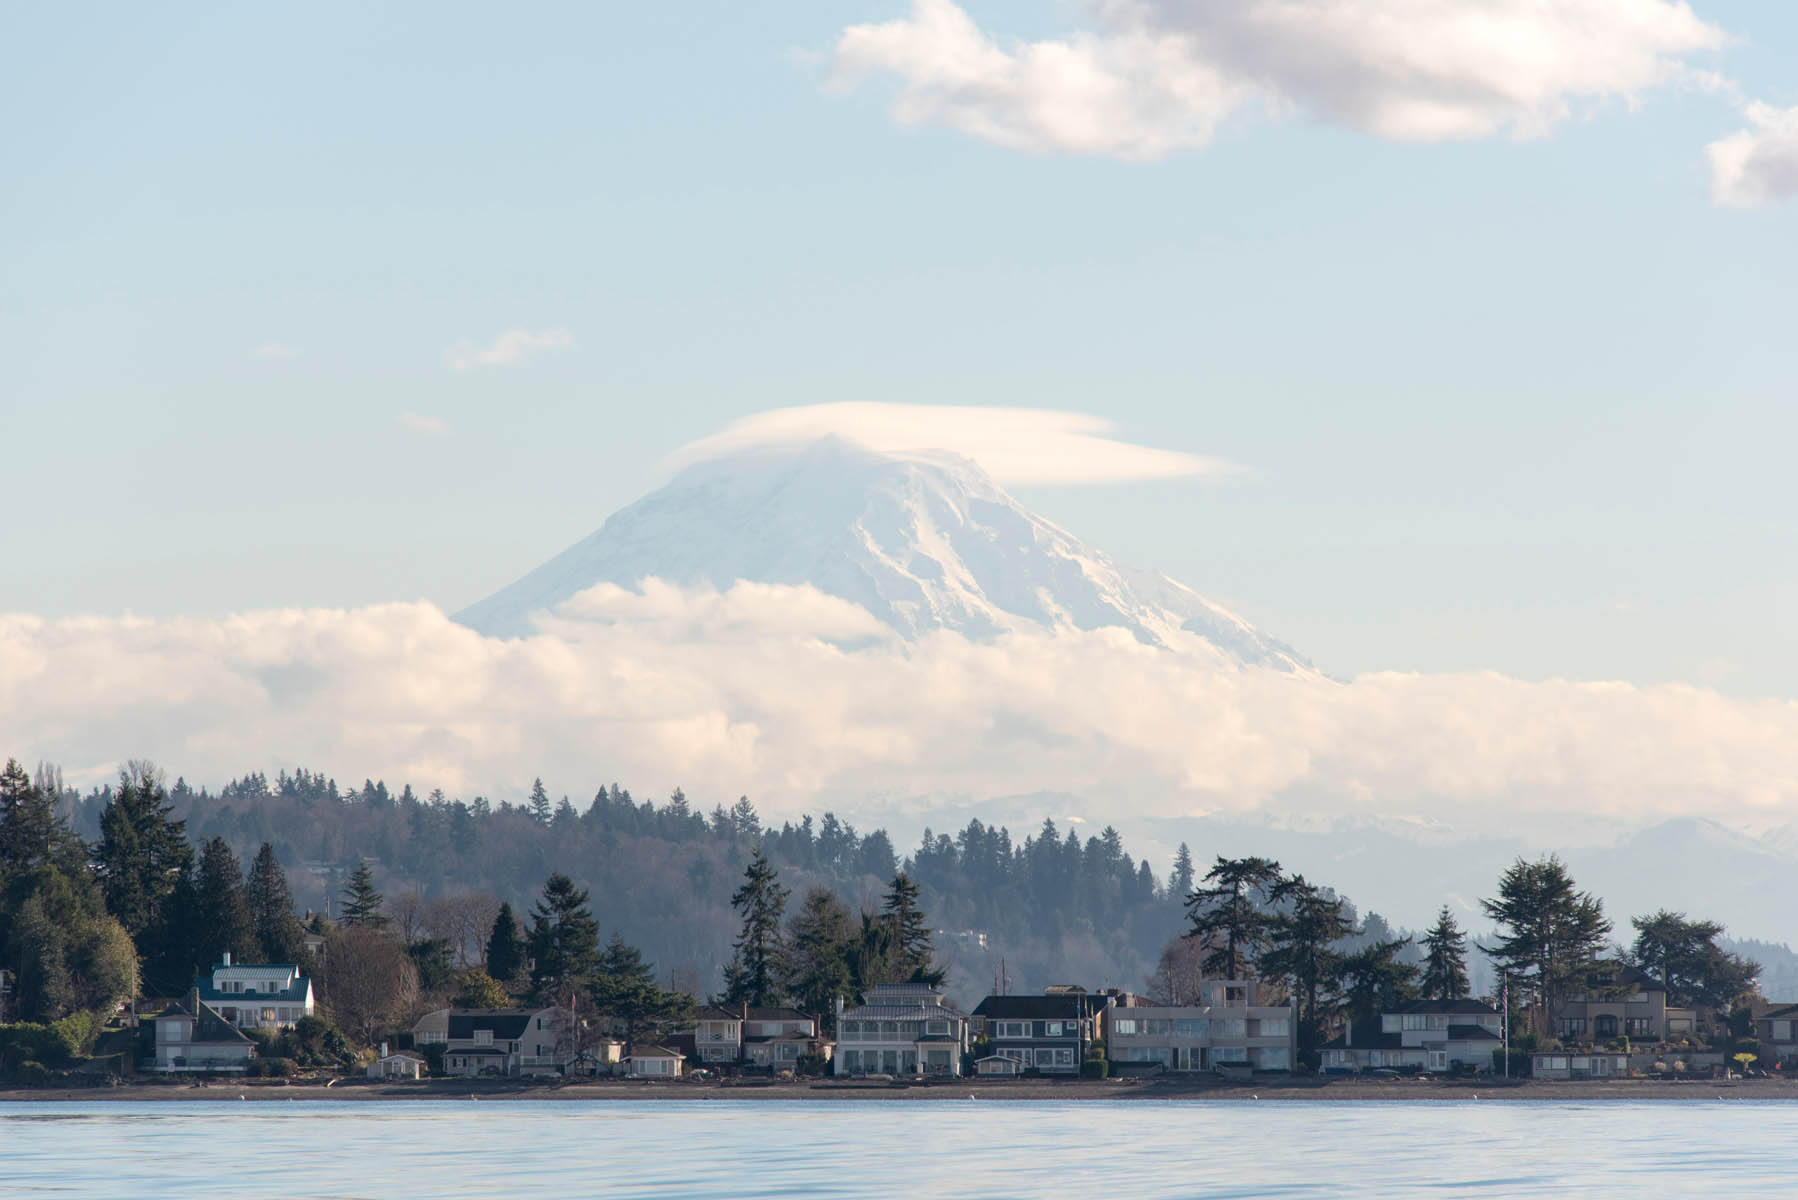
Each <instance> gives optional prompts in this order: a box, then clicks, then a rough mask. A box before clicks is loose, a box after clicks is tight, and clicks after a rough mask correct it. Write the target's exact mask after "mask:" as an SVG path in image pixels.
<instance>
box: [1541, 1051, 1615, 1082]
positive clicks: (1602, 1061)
mask: <svg viewBox="0 0 1798 1200" xmlns="http://www.w3.org/2000/svg"><path fill="white" fill-rule="evenodd" d="M1628 1074H1629V1055H1628V1054H1626V1053H1624V1052H1622V1051H1609V1050H1599V1051H1582V1052H1578V1053H1569V1052H1568V1051H1565V1050H1553V1051H1544V1052H1541V1053H1537V1054H1532V1055H1530V1075H1531V1077H1532V1078H1535V1079H1550V1080H1563V1079H1617V1078H1621V1077H1622V1076H1625V1075H1628Z"/></svg>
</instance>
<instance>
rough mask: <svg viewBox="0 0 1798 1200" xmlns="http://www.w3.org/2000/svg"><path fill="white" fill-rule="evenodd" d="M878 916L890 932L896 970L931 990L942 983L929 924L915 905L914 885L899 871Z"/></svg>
mask: <svg viewBox="0 0 1798 1200" xmlns="http://www.w3.org/2000/svg"><path fill="white" fill-rule="evenodd" d="M880 912H881V916H882V917H884V918H885V919H886V922H887V924H888V926H890V927H891V929H892V931H893V955H894V959H895V962H896V963H897V965H898V967H899V969H900V970H901V971H904V972H905V973H906V975H907V978H909V979H910V980H912V981H915V982H917V983H928V984H930V985H932V986H933V987H934V986H936V985H937V984H940V983H942V982H943V973H942V972H941V971H939V970H937V969H936V966H935V964H934V962H933V961H932V960H933V954H932V948H931V944H930V923H929V922H928V921H926V920H925V919H924V910H923V909H922V908H921V907H919V904H918V885H917V884H915V883H913V882H912V881H911V877H910V876H908V875H906V874H905V873H904V872H903V871H901V872H900V873H899V874H897V875H894V876H893V882H892V883H891V884H889V885H888V887H887V894H886V899H885V901H884V903H882V905H881V910H880Z"/></svg>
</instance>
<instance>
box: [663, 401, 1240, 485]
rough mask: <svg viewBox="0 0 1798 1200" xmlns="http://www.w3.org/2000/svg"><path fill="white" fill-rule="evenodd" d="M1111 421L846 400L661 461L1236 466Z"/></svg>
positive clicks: (1114, 475)
mask: <svg viewBox="0 0 1798 1200" xmlns="http://www.w3.org/2000/svg"><path fill="white" fill-rule="evenodd" d="M1112 428H1113V426H1112V423H1111V422H1110V421H1107V420H1106V419H1105V418H1103V417H1098V416H1093V415H1091V414H1089V413H1075V412H1058V411H1055V410H1052V409H1041V408H1000V407H986V406H977V405H933V404H883V403H875V402H858V401H848V402H842V403H837V404H811V405H803V406H799V407H795V408H777V409H772V410H770V411H768V412H762V413H756V414H754V415H753V416H748V417H744V418H743V419H741V420H739V421H736V422H734V423H732V424H731V425H729V426H728V427H726V428H725V429H723V430H722V431H720V432H718V433H715V434H712V435H711V436H709V437H703V438H700V439H699V440H698V441H696V442H689V443H688V444H687V445H685V446H683V447H681V448H680V449H679V450H676V451H675V452H674V453H673V454H671V455H669V456H668V457H667V458H666V459H664V460H663V462H662V466H663V468H664V469H667V470H679V469H681V468H683V467H688V466H691V465H693V464H694V463H697V462H705V461H708V460H710V459H714V458H721V457H723V456H725V455H728V454H734V453H737V452H738V451H741V450H747V449H751V448H754V447H757V446H775V445H789V444H795V443H800V442H809V441H815V440H817V439H818V438H823V437H828V436H831V435H836V436H838V437H843V438H847V439H849V440H850V441H853V442H856V443H858V444H860V445H862V446H865V447H867V448H868V449H870V450H875V451H878V452H880V453H882V454H900V455H903V454H905V453H907V452H911V451H923V450H937V451H942V450H946V451H949V452H951V453H954V454H959V455H961V456H963V457H964V458H968V459H972V460H973V461H974V462H976V463H978V464H980V466H981V468H982V469H983V470H985V471H986V473H987V474H988V475H990V476H991V477H992V478H993V479H994V480H995V481H997V482H999V483H1001V484H1007V485H1012V486H1031V485H1044V484H1080V483H1121V482H1126V481H1129V480H1139V479H1178V478H1187V477H1207V476H1209V477H1215V476H1223V475H1231V474H1236V473H1240V472H1241V470H1242V468H1240V467H1237V466H1235V465H1234V464H1231V463H1228V462H1225V461H1223V460H1222V459H1217V458H1208V457H1205V456H1203V455H1198V454H1188V453H1186V452H1185V451H1181V450H1162V449H1158V448H1156V447H1153V446H1138V445H1133V444H1132V443H1129V442H1121V441H1118V440H1116V439H1115V438H1112V437H1108V436H1106V435H1107V434H1109V433H1110V432H1111V430H1112Z"/></svg>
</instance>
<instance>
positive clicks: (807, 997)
mask: <svg viewBox="0 0 1798 1200" xmlns="http://www.w3.org/2000/svg"><path fill="white" fill-rule="evenodd" d="M854 939H855V930H854V926H853V925H852V924H851V923H850V917H849V910H848V909H847V908H845V907H843V902H842V901H841V900H838V899H837V896H836V893H835V892H833V891H831V890H830V889H829V888H827V887H815V888H812V889H811V890H810V891H808V892H806V894H805V898H804V899H803V900H802V901H800V904H799V911H798V912H796V913H794V914H793V919H792V921H790V922H789V923H788V925H787V991H788V992H789V993H790V994H791V995H792V997H793V1002H794V1003H795V1004H797V1005H798V1006H799V1007H800V1008H802V1009H803V1010H805V1011H806V1012H809V1013H814V1014H817V1015H820V1016H822V1017H823V1019H824V1022H825V1025H826V1026H827V1029H826V1032H829V1033H831V1034H832V1035H834V1034H835V1029H834V1027H832V1025H831V1023H832V1022H833V1021H835V1019H836V1016H835V1009H834V1005H833V1002H834V1000H835V999H836V997H838V996H847V995H848V993H849V991H850V987H851V984H852V982H853V980H852V977H851V966H850V956H851V953H852V950H853V946H854Z"/></svg>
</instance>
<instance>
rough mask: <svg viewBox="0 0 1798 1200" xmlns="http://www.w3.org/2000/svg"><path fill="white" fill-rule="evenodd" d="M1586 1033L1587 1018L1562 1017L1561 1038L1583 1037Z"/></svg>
mask: <svg viewBox="0 0 1798 1200" xmlns="http://www.w3.org/2000/svg"><path fill="white" fill-rule="evenodd" d="M1585 1032H1586V1018H1584V1017H1562V1018H1561V1036H1562V1037H1582V1036H1584V1035H1585Z"/></svg>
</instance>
